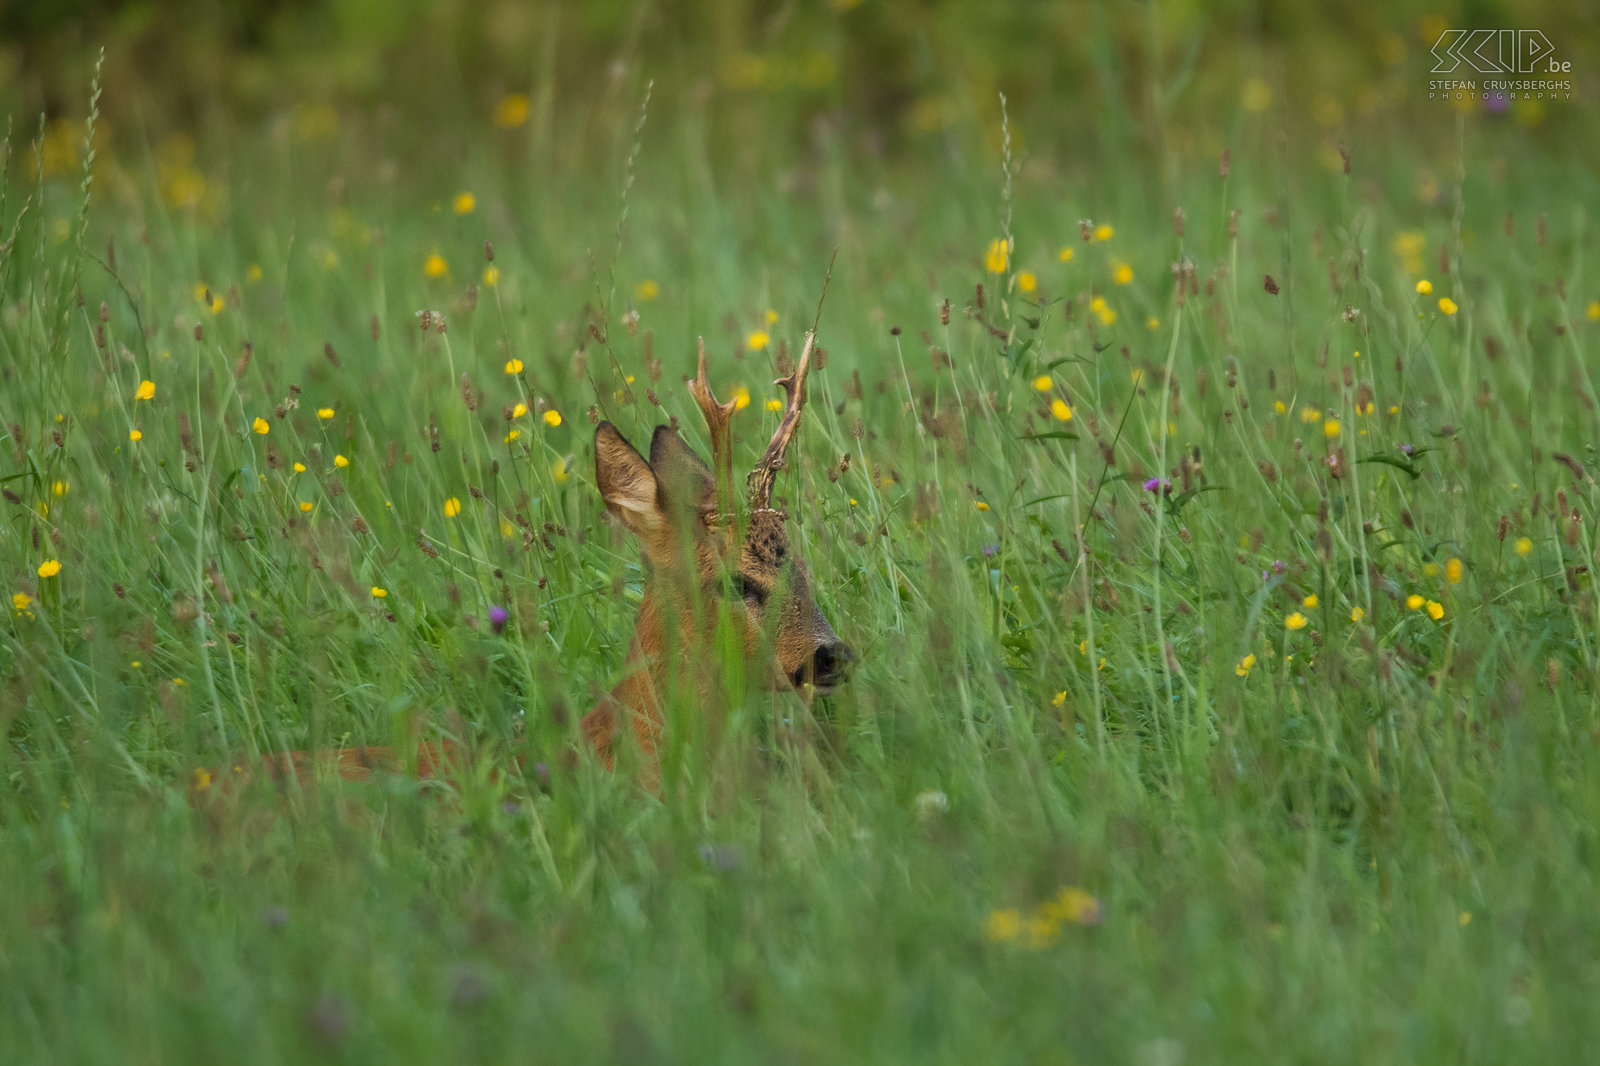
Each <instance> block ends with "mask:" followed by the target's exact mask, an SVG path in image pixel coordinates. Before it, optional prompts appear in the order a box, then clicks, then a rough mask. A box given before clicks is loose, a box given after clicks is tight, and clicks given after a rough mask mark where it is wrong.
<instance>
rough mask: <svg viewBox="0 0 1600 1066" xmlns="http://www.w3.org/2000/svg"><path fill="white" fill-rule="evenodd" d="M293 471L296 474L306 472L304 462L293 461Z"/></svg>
mask: <svg viewBox="0 0 1600 1066" xmlns="http://www.w3.org/2000/svg"><path fill="white" fill-rule="evenodd" d="M294 472H295V473H296V474H304V473H305V472H306V464H304V463H295V464H294Z"/></svg>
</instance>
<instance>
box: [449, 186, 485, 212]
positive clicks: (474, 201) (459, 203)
mask: <svg viewBox="0 0 1600 1066" xmlns="http://www.w3.org/2000/svg"><path fill="white" fill-rule="evenodd" d="M450 206H451V209H452V210H454V211H455V213H456V214H458V215H470V214H472V212H473V210H474V209H475V208H476V207H477V206H478V198H477V197H476V196H474V195H472V194H471V193H470V192H459V193H456V198H455V202H454V203H453V204H451V205H450Z"/></svg>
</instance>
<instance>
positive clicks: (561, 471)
mask: <svg viewBox="0 0 1600 1066" xmlns="http://www.w3.org/2000/svg"><path fill="white" fill-rule="evenodd" d="M550 476H551V477H553V478H555V479H556V484H558V485H559V484H561V483H562V482H564V481H566V480H567V461H566V460H565V459H557V460H556V461H555V462H553V463H551V464H550Z"/></svg>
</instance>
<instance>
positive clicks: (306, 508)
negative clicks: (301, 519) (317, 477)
mask: <svg viewBox="0 0 1600 1066" xmlns="http://www.w3.org/2000/svg"><path fill="white" fill-rule="evenodd" d="M314 506H315V504H313V503H311V501H309V500H301V501H300V513H301V514H310V513H311V508H312V507H314Z"/></svg>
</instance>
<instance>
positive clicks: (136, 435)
mask: <svg viewBox="0 0 1600 1066" xmlns="http://www.w3.org/2000/svg"><path fill="white" fill-rule="evenodd" d="M128 439H129V440H131V441H133V442H134V443H135V444H137V443H139V442H140V441H142V440H144V434H143V433H140V432H139V431H138V430H137V429H130V430H128Z"/></svg>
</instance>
